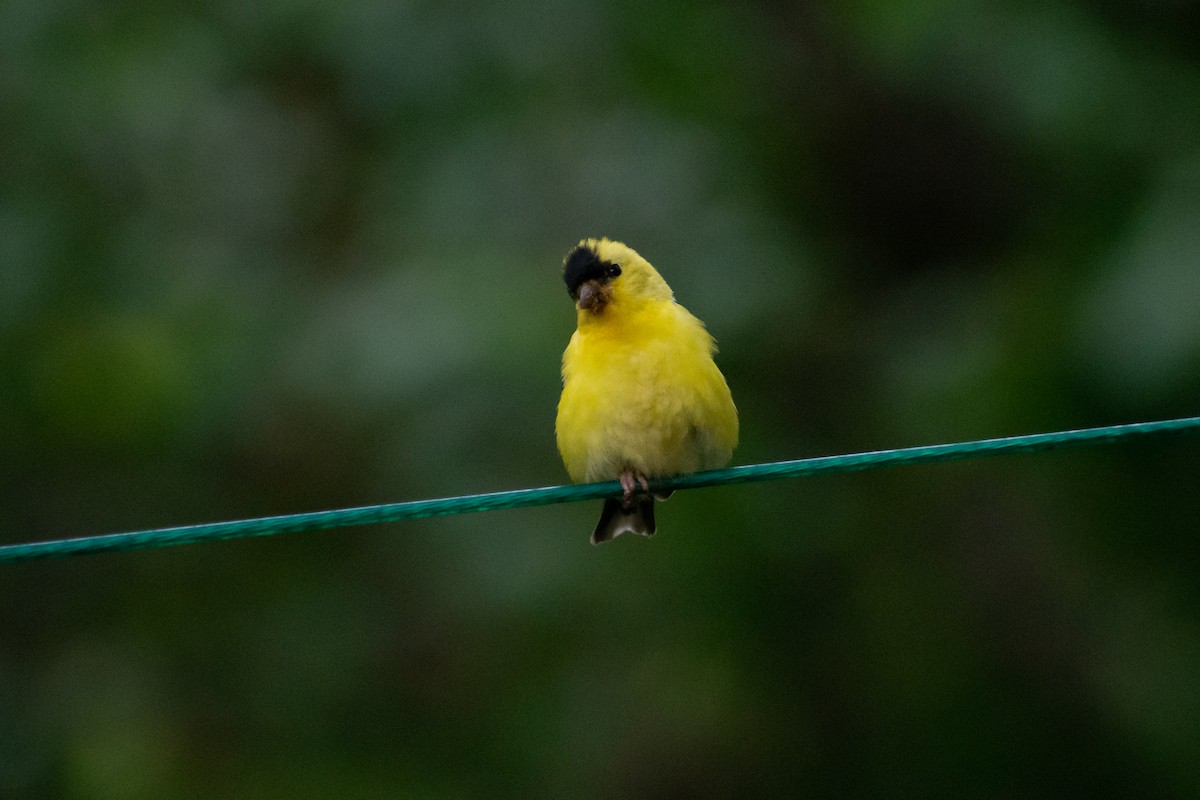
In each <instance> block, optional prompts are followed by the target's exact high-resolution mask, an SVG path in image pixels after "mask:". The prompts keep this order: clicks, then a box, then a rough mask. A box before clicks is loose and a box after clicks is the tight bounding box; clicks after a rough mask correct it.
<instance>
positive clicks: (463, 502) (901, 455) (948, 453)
mask: <svg viewBox="0 0 1200 800" xmlns="http://www.w3.org/2000/svg"><path fill="white" fill-rule="evenodd" d="M1198 431H1200V417H1187V418H1184V419H1171V420H1163V421H1161V422H1137V423H1133V424H1129V425H1111V426H1108V427H1102V428H1085V429H1082V430H1071V431H1058V432H1056V433H1035V434H1027V435H1024V436H1008V437H1004V438H1000V439H982V440H979V441H973V442H958V443H955V444H935V445H926V446H922V447H905V448H901V449H898V450H876V451H872V452H869V453H852V454H849V455H839V456H822V457H819V458H802V459H799V460H797V461H778V462H775V463H771V464H753V465H750V466H744V467H732V468H730V469H718V470H711V471H708V472H696V473H692V474H691V475H681V476H678V477H675V478H665V479H662V480H653V481H651V482H650V488H651V490H652V491H656V492H658V491H667V490H675V489H698V488H701V487H703V486H724V485H727V484H736V483H751V482H753V481H766V480H779V479H783V478H799V477H804V476H809V475H823V474H830V473H836V472H852V471H855V470H866V469H879V468H883V467H897V466H901V465H905V464H926V463H931V462H935V461H955V460H959V459H967V458H982V457H984V456H995V455H1001V454H1005V453H1029V452H1034V451H1039V450H1050V449H1053V448H1058V447H1066V446H1069V445H1082V444H1105V443H1111V442H1117V441H1123V440H1125V439H1133V438H1139V437H1145V436H1151V435H1164V434H1171V433H1176V434H1182V433H1188V432H1191V433H1195V432H1198ZM620 494H621V485H620V484H619V483H618V482H617V481H606V482H604V483H588V484H581V485H577V486H547V487H545V488H542V489H517V490H515V491H509V492H495V493H493V494H476V495H465V496H462V497H447V498H443V499H440V500H415V501H412V502H407V503H388V504H386V505H378V506H363V507H361V508H344V509H337V510H334V511H314V512H309V513H304V514H286V515H283V516H278V517H261V518H259V519H246V520H236V521H232V522H210V523H207V524H203V525H187V526H183V527H178V528H158V529H155V530H148V531H134V532H130V533H110V534H105V535H102V536H84V537H80V538H76V539H57V540H53V541H45V542H31V543H28V544H10V545H5V546H0V563H5V562H15V561H33V560H36V559H42V558H63V557H65V556H77V555H85V554H89V553H105V552H117V551H125V550H141V549H144V548H150V547H167V546H169V545H176V544H191V543H194V542H211V541H220V540H223V539H242V538H246V537H250V536H270V535H273V534H277V533H299V532H300V531H316V530H325V529H328V528H344V527H349V526H352V525H372V524H376V523H380V522H399V521H401V520H406V519H424V518H426V517H441V516H447V515H450V514H469V513H473V512H477V511H498V510H500V509H505V508H528V507H530V506H544V505H550V504H552V503H567V502H572V501H575V500H596V499H600V498H604V497H616V496H619V495H620Z"/></svg>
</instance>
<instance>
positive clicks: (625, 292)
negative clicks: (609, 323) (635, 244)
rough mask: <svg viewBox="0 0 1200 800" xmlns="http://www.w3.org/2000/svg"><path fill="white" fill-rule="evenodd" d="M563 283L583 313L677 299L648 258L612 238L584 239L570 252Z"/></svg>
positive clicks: (606, 311)
mask: <svg viewBox="0 0 1200 800" xmlns="http://www.w3.org/2000/svg"><path fill="white" fill-rule="evenodd" d="M563 280H564V281H566V283H567V291H568V292H569V293H570V295H571V299H572V300H574V301H575V307H576V308H578V309H579V311H580V313H581V314H584V313H587V314H591V315H602V314H606V313H611V311H612V310H614V309H615V310H633V309H634V308H635V307H636V306H638V305H640V304H641V303H644V302H650V301H654V300H667V301H671V300H673V299H674V296H673V295H672V294H671V287H669V286H667V282H666V281H664V280H663V279H662V276H661V275H659V274H658V271H657V270H655V269H654V267H652V266H650V263H649V262H648V261H646V259H644V258H642V257H641V256H639V255H638V254H637V252H635V251H634V250H633V249H632V248H629V247H626V246H625V245H623V244H621V243H620V242H614V241H611V240H609V239H584V240H583V241H582V242H580V243H579V244H578V245H576V246H575V248H574V249H573V250H571V252H570V253H567V257H566V259H565V260H564V261H563Z"/></svg>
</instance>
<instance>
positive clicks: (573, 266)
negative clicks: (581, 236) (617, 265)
mask: <svg viewBox="0 0 1200 800" xmlns="http://www.w3.org/2000/svg"><path fill="white" fill-rule="evenodd" d="M611 266H612V265H611V264H607V263H605V262H603V261H601V260H600V256H599V255H597V254H596V251H595V250H593V249H592V248H591V247H590V246H589V245H586V244H581V245H579V246H578V247H576V248H575V249H574V250H572V251H571V252H570V253H567V258H566V261H564V262H563V280H564V281H566V282H567V292H569V293H570V295H571V297H572V298H573V299H576V300H578V299H579V287H580V286H582V285H583V284H584V282H585V281H590V280H596V279H598V278H603V277H605V276H607V275H609V274H610V273H609V268H610V267H611Z"/></svg>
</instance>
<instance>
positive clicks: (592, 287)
mask: <svg viewBox="0 0 1200 800" xmlns="http://www.w3.org/2000/svg"><path fill="white" fill-rule="evenodd" d="M606 302H608V293H607V292H605V291H604V287H602V286H601V285H600V283H599V281H584V283H583V285H582V286H580V287H579V307H580V308H581V309H584V308H585V309H587V310H588V311H599V310H600V309H602V308H604V304H605V303H606Z"/></svg>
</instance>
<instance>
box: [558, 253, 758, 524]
mask: <svg viewBox="0 0 1200 800" xmlns="http://www.w3.org/2000/svg"><path fill="white" fill-rule="evenodd" d="M563 278H564V280H566V283H567V291H568V292H570V294H571V299H572V300H574V301H575V307H576V329H575V333H574V334H573V335H572V336H571V341H570V343H569V344H568V345H567V349H566V352H564V353H563V361H562V378H563V390H562V398H561V399H560V400H559V401H558V420H557V422H556V423H555V432H556V434H557V438H558V452H559V453H560V454H561V455H562V459H563V464H565V465H566V467H567V472H568V473H569V474H570V476H571V479H572V480H573V481H575V482H576V483H591V482H594V481H608V480H613V479H617V480H620V482H621V488H622V489H623V490H624V495H623V497H622V498H621V499H620V500H616V499H611V500H606V501H605V502H604V511H603V513H601V515H600V522H599V523H597V525H596V530H595V531H594V532H593V533H592V544H596V543H598V542H603V541H607V540H608V539H612V538H613V537H616V536H620V535H621V534H622V533H627V532H628V533H637V534H641V535H642V536H653V535H654V500H653V498H651V497H650V496H649V493H648V490H649V487H648V483H647V479H648V478H660V477H666V476H670V475H679V474H683V473H687V472H695V471H697V470H702V469H715V468H717V467H722V466H724V465H725V464H727V463H728V462H729V459H730V457H731V456H732V455H733V448H734V447H736V446H737V439H738V417H737V408H736V407H734V405H733V397H732V396H731V395H730V394H729V386H728V385H727V384H726V383H725V377H724V376H723V375H721V371H720V370H719V369H717V365H716V364H715V363H714V362H713V354H714V353H716V351H717V347H716V342H715V341H714V340H713V337H712V336H711V335H709V333H708V331H706V330H705V329H704V323H703V322H701V321H700V320H698V319H696V318H695V317H694V316H692V315H691V314H690V313H689V312H688V310H687V309H686V308H684V307H683V306H681V305H679V304H678V303H676V302H675V296H674V294H672V292H671V287H669V286H667V282H666V281H664V280H663V279H662V276H661V275H659V274H658V272H657V271H656V270H655V269H654V267H652V266H650V264H649V262H647V261H646V259H644V258H642V257H641V256H639V255H638V254H637V253H636V252H634V251H633V250H632V249H630V248H629V247H626V246H625V245H623V244H621V243H620V242H613V241H610V240H608V239H584V240H583V241H582V242H580V243H579V244H578V245H577V246H576V247H575V248H574V249H573V250H571V252H570V253H568V254H567V257H566V259H565V260H564V262H563ZM639 488H640V491H638V489H639ZM659 499H663V500H665V499H666V496H665V495H664V496H662V497H660V498H659Z"/></svg>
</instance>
